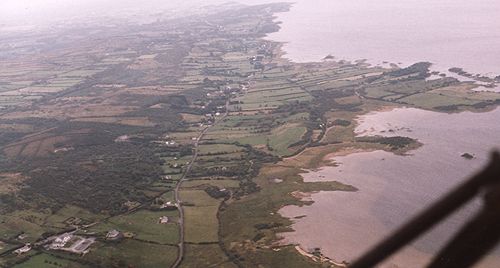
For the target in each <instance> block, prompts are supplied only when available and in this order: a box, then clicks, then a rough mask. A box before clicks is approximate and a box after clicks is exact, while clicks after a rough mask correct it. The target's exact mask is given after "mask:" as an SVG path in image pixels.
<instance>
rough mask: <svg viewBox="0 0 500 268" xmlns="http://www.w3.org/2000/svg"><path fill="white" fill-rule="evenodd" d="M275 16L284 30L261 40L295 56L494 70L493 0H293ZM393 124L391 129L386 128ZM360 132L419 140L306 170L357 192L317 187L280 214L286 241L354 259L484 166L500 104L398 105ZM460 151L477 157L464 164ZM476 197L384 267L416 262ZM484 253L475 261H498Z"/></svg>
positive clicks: (497, 64) (497, 67) (499, 129)
mask: <svg viewBox="0 0 500 268" xmlns="http://www.w3.org/2000/svg"><path fill="white" fill-rule="evenodd" d="M294 2H296V3H295V5H294V6H293V8H292V10H291V11H290V12H286V13H281V14H279V15H278V18H277V20H279V21H282V22H283V23H282V25H281V27H282V29H281V30H280V31H279V32H277V33H273V34H271V35H269V37H268V38H269V39H271V40H275V41H280V42H285V45H284V47H283V48H284V50H285V52H286V53H287V55H286V57H288V58H290V59H291V60H293V61H295V62H310V61H320V60H321V59H322V58H324V57H325V56H326V55H329V54H330V55H333V56H335V57H336V58H337V59H346V60H351V61H352V60H358V59H367V60H368V62H369V63H372V64H387V62H389V63H396V64H401V65H402V66H405V65H410V64H412V63H415V62H419V61H430V62H432V63H433V64H434V66H433V69H434V70H439V71H442V72H445V71H446V70H447V69H448V68H450V67H461V68H463V69H464V70H466V71H468V72H471V73H481V74H483V75H488V76H496V75H499V74H500V32H499V31H498V30H497V29H500V16H499V15H498V14H500V2H498V1H496V0H478V1H465V0H455V1H452V0H419V1H417V0H378V1H373V0H315V1H307V0H296V1H294ZM389 129H393V130H394V132H388V130H389ZM357 131H358V132H359V133H360V134H361V135H375V134H379V135H389V134H390V135H402V136H409V137H413V138H416V139H418V140H419V141H421V142H422V143H423V144H424V146H423V147H421V148H419V149H417V150H415V151H413V152H412V153H411V155H410V156H404V157H403V156H397V155H394V154H391V153H387V152H383V151H375V152H366V153H356V154H351V155H347V156H343V157H336V158H335V161H337V162H338V163H340V166H338V167H325V168H322V169H321V170H319V171H314V172H309V173H307V174H304V179H305V180H306V181H316V180H325V179H326V180H338V181H341V182H344V183H347V184H352V185H354V186H356V187H357V188H359V189H360V190H359V191H358V192H356V193H347V192H334V193H332V192H319V193H315V194H313V195H312V198H313V200H314V201H315V203H314V204H313V205H312V206H308V207H296V206H289V207H285V208H283V209H282V210H281V211H280V213H282V214H283V215H285V216H287V217H296V216H302V215H307V216H306V217H304V218H300V219H297V220H295V221H296V222H295V224H294V225H293V228H294V229H295V230H296V232H292V233H287V234H286V235H285V238H286V239H287V240H288V241H291V242H296V243H300V244H301V245H302V246H303V247H304V248H306V249H307V248H313V247H321V248H322V251H323V253H325V254H326V255H327V256H329V257H332V258H334V259H335V260H337V261H342V260H352V259H353V258H355V257H357V256H359V255H360V254H361V253H362V252H364V251H365V250H367V249H368V248H370V246H372V245H373V244H374V243H375V242H377V241H379V240H380V239H382V238H383V237H384V236H386V235H387V234H389V233H390V231H392V230H394V228H396V227H397V226H399V225H400V224H401V223H403V222H405V220H407V219H408V218H409V217H410V216H411V215H414V214H415V213H417V212H418V211H420V210H421V209H422V208H423V207H424V206H426V205H428V204H430V203H431V202H432V201H434V200H435V199H436V198H437V197H439V196H441V195H442V194H444V193H445V192H447V191H448V190H450V189H451V188H452V187H454V186H455V185H457V184H458V183H460V182H461V181H463V180H464V179H465V178H467V177H468V176H469V175H471V174H473V173H474V171H476V170H478V169H480V168H481V167H482V166H483V165H484V164H485V162H487V157H488V153H489V152H490V151H491V149H492V148H493V147H497V148H498V147H499V146H500V135H498V134H499V133H500V109H497V110H495V111H492V112H488V113H470V112H464V113H459V114H443V113H435V112H429V111H423V110H418V109H396V110H393V111H390V112H380V113H373V114H368V115H365V116H362V117H361V118H359V126H358V128H357ZM464 152H469V153H473V154H475V156H476V158H475V159H474V160H466V159H464V158H462V157H461V156H460V155H461V154H462V153H464ZM478 205H479V201H477V200H476V203H475V204H473V205H472V206H469V207H467V208H464V209H462V210H461V211H460V212H459V213H457V214H456V215H455V216H454V217H453V218H451V219H450V220H448V221H447V222H446V223H444V224H442V225H440V226H439V227H438V228H437V229H436V230H434V231H433V232H432V233H430V234H427V235H426V236H425V237H424V238H423V239H421V240H419V241H417V242H416V243H414V244H413V245H411V246H409V247H407V248H405V249H404V250H403V252H401V253H400V254H398V255H397V256H395V257H393V258H392V259H391V260H390V261H388V262H386V263H385V264H384V265H383V267H405V268H406V267H409V268H412V267H423V266H424V264H425V263H426V262H427V261H428V260H429V257H430V255H431V254H432V253H434V252H435V250H436V249H437V248H439V247H440V246H441V245H442V244H443V242H444V241H446V239H447V238H448V237H449V236H450V234H451V233H452V230H456V229H457V228H458V226H459V225H461V224H462V223H463V222H464V219H466V218H468V217H470V214H471V213H473V211H474V209H475V208H477V206H478ZM499 263H500V259H498V257H496V256H489V257H488V259H487V260H486V261H484V262H483V263H482V264H481V265H480V267H498V264H499Z"/></svg>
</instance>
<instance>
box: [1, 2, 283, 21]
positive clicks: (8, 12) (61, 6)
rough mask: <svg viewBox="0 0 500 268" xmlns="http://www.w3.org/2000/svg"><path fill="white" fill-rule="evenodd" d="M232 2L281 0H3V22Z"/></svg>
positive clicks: (140, 12)
mask: <svg viewBox="0 0 500 268" xmlns="http://www.w3.org/2000/svg"><path fill="white" fill-rule="evenodd" d="M231 1H232V2H241V3H248V4H256V3H264V2H275V1H278V0H140V1H138V0H0V25H2V24H3V25H12V24H15V25H42V24H46V23H48V22H54V21H58V20H61V19H70V18H75V17H82V16H90V15H93V16H113V17H120V16H121V15H122V14H123V13H124V12H127V13H133V14H136V15H140V16H147V15H149V14H154V13H159V12H162V11H170V12H173V11H177V12H185V11H188V10H190V9H191V8H193V7H200V6H204V5H210V4H220V3H225V2H231Z"/></svg>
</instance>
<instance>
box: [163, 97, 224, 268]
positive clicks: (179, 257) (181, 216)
mask: <svg viewBox="0 0 500 268" xmlns="http://www.w3.org/2000/svg"><path fill="white" fill-rule="evenodd" d="M228 114H229V99H228V100H227V101H226V111H225V113H224V114H223V115H222V116H221V117H219V118H218V119H216V120H215V121H214V123H213V124H212V125H209V126H207V127H205V128H204V129H203V130H202V131H201V132H200V134H199V135H198V137H197V138H196V141H195V143H194V148H193V150H194V153H193V158H192V159H191V161H190V162H189V164H188V165H187V166H186V170H185V171H184V173H183V174H182V177H181V179H180V180H179V181H178V182H177V185H176V186H175V189H174V198H175V204H176V206H177V208H178V210H179V232H180V236H179V244H178V247H179V253H178V254H177V259H176V260H175V262H174V264H172V266H171V268H177V267H179V265H180V264H181V262H182V259H183V258H184V208H183V207H182V203H181V202H182V201H181V199H180V197H179V191H180V189H181V186H182V183H183V182H185V181H188V180H189V179H188V178H187V176H188V174H189V171H190V170H191V168H192V166H193V164H194V163H195V162H196V158H197V157H198V151H199V150H198V147H199V145H200V141H201V139H202V138H203V136H204V135H205V134H206V133H207V131H208V130H209V129H210V128H211V127H213V126H215V125H216V124H217V123H218V122H220V121H221V120H223V119H224V118H226V117H227V115H228Z"/></svg>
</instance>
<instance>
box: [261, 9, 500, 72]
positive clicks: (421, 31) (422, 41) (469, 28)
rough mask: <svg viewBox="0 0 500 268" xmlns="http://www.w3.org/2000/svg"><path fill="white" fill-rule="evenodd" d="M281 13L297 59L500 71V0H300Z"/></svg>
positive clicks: (284, 36) (282, 34) (281, 37)
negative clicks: (331, 58) (430, 64)
mask: <svg viewBox="0 0 500 268" xmlns="http://www.w3.org/2000/svg"><path fill="white" fill-rule="evenodd" d="M294 2H296V4H295V5H294V7H293V8H292V10H291V11H290V12H287V13H281V14H280V15H279V17H278V20H280V21H283V25H282V29H281V31H279V32H277V33H274V34H272V35H270V38H271V39H273V40H277V41H283V42H288V43H287V44H286V45H285V47H284V48H285V50H286V52H287V53H288V57H289V58H291V59H292V60H294V61H298V62H304V61H318V60H321V59H322V58H323V57H325V56H326V55H328V54H331V55H334V56H336V57H337V58H338V59H347V60H358V59H368V60H369V62H372V63H382V62H384V61H388V62H392V63H403V64H404V65H408V64H412V63H415V62H418V61H430V62H433V63H435V64H436V69H439V70H447V69H448V68H450V67H454V66H457V67H462V68H464V69H465V70H468V71H469V72H473V73H483V74H491V75H494V74H496V75H498V74H500V64H499V63H500V31H498V29H500V15H499V14H500V1H497V0H477V1H467V0H314V1H310V0H296V1H294Z"/></svg>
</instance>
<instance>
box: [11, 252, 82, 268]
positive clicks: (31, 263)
mask: <svg viewBox="0 0 500 268" xmlns="http://www.w3.org/2000/svg"><path fill="white" fill-rule="evenodd" d="M60 267H63V268H90V267H91V266H88V265H84V264H80V263H77V262H74V261H71V260H66V259H61V258H58V257H55V256H52V255H49V254H46V253H42V254H38V255H35V256H33V257H31V258H30V259H29V260H27V261H25V262H23V263H21V264H18V265H15V266H14V268H60Z"/></svg>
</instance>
